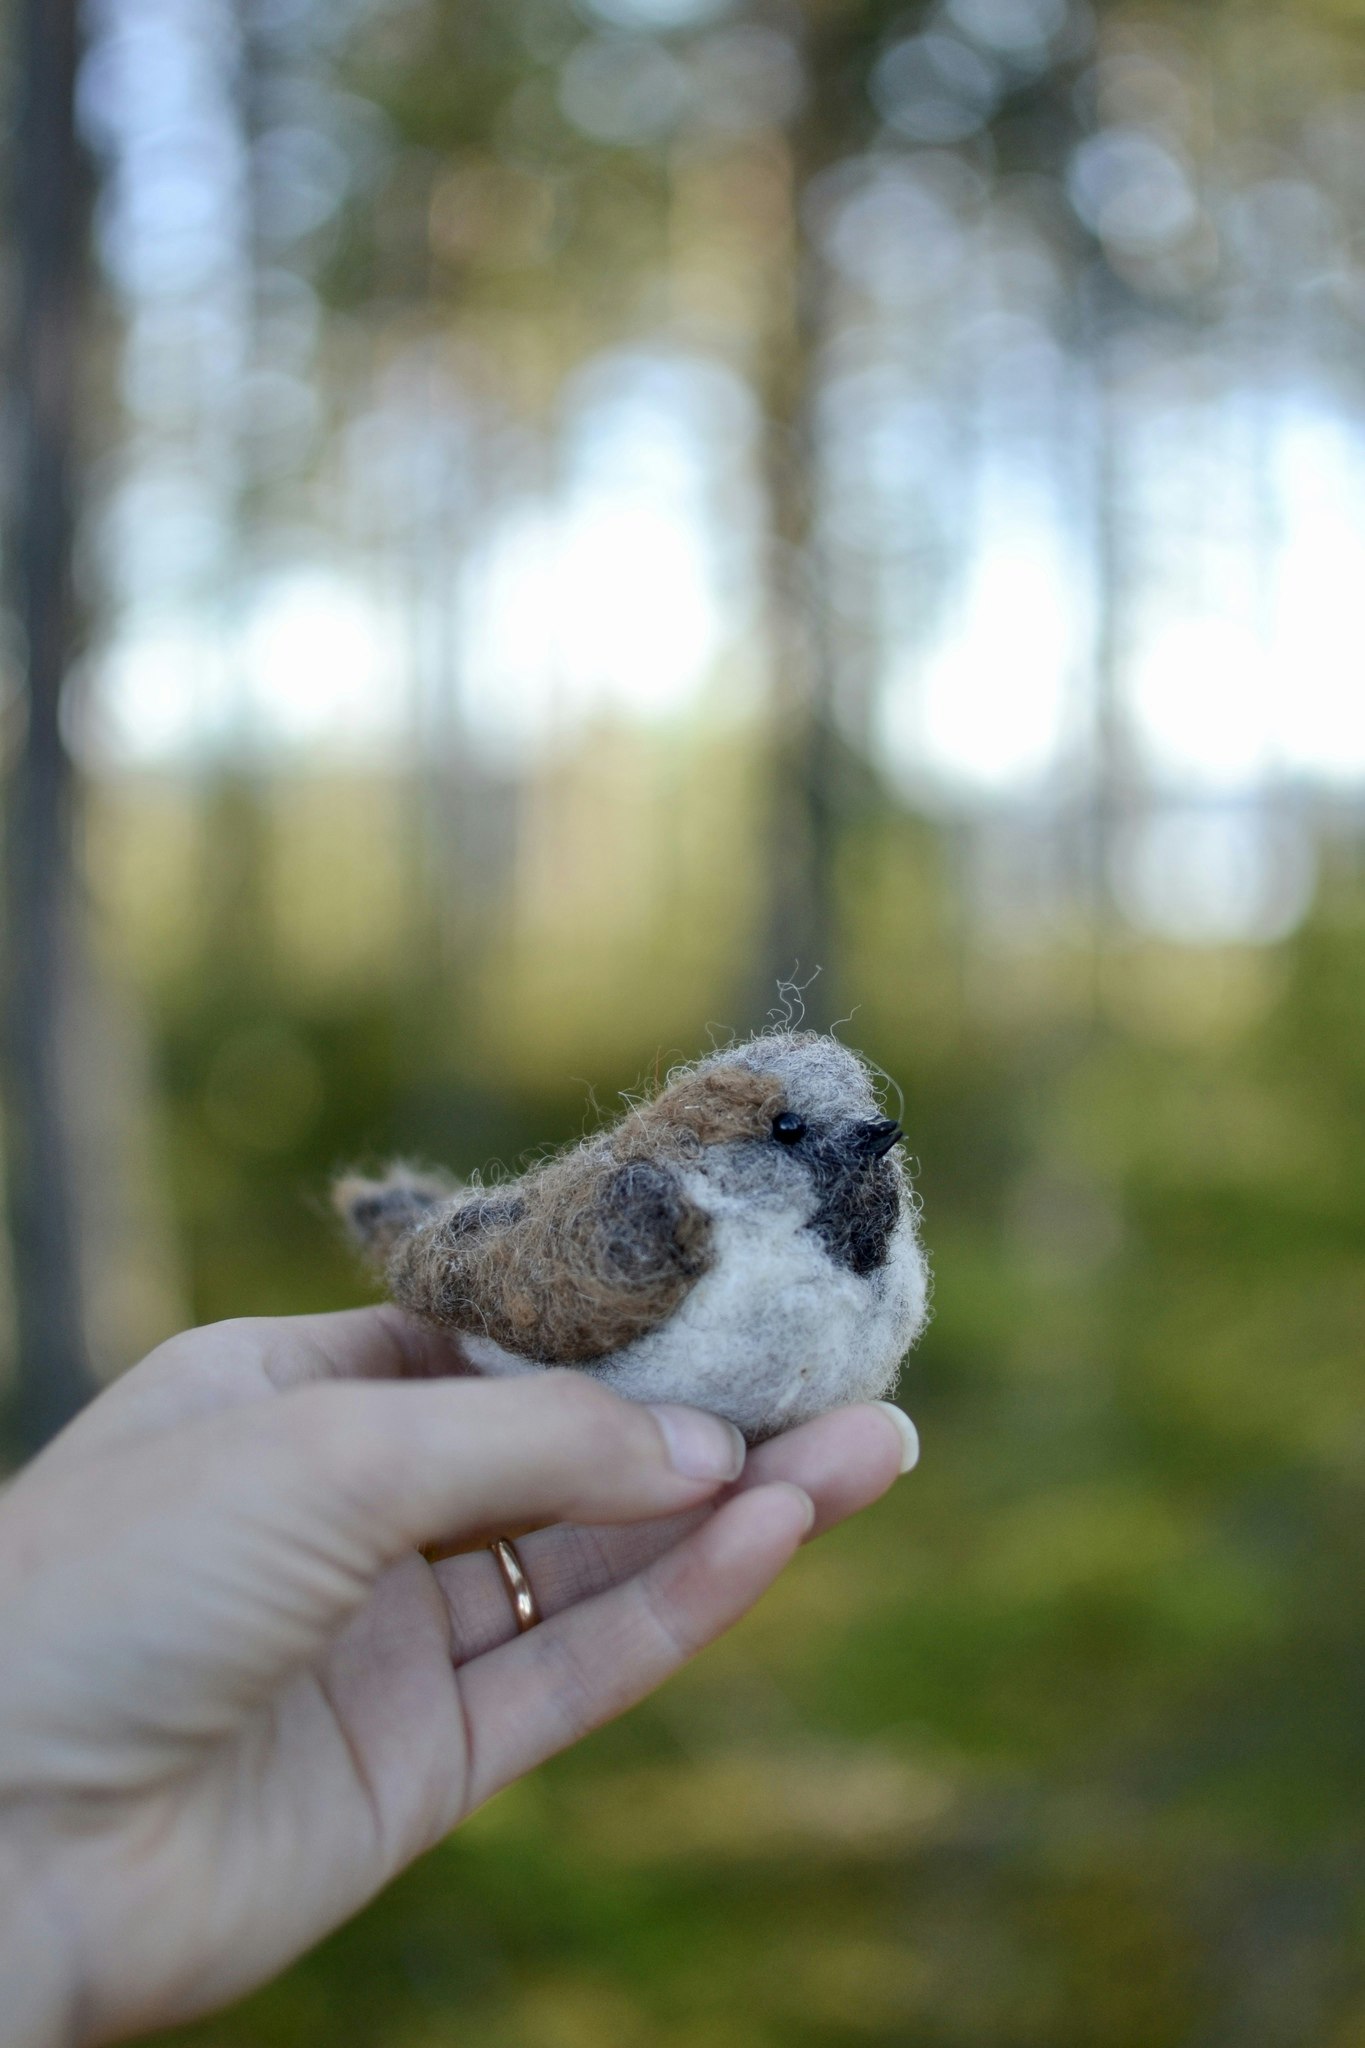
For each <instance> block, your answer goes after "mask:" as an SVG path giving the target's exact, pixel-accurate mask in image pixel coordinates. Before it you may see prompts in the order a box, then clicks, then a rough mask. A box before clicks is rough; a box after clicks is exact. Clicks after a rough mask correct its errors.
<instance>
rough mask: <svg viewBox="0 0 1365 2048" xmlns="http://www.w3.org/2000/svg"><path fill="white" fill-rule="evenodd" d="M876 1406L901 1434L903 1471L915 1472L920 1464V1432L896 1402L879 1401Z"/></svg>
mask: <svg viewBox="0 0 1365 2048" xmlns="http://www.w3.org/2000/svg"><path fill="white" fill-rule="evenodd" d="M875 1406H876V1407H878V1408H880V1409H881V1411H882V1413H883V1414H884V1415H889V1416H890V1417H891V1420H892V1421H893V1422H894V1423H895V1425H896V1427H897V1429H898V1430H899V1431H900V1433H901V1471H902V1472H913V1471H914V1469H915V1467H916V1465H918V1463H919V1431H918V1430H917V1429H916V1428H915V1425H914V1423H913V1422H912V1421H911V1420H910V1417H909V1416H908V1415H907V1414H906V1412H905V1410H904V1409H903V1408H898V1407H897V1406H896V1404H895V1402H894V1401H878V1402H876V1403H875Z"/></svg>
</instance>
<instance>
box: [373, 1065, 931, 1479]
mask: <svg viewBox="0 0 1365 2048" xmlns="http://www.w3.org/2000/svg"><path fill="white" fill-rule="evenodd" d="M902 1136H903V1133H902V1131H901V1127H900V1125H899V1124H898V1123H897V1122H895V1121H894V1120H893V1119H892V1118H890V1117H888V1116H886V1115H885V1114H884V1113H883V1111H882V1107H881V1104H880V1102H879V1100H878V1097H877V1093H876V1090H875V1087H874V1085H873V1079H872V1074H871V1071H870V1069H869V1068H868V1067H867V1065H866V1064H865V1063H864V1062H863V1060H861V1059H860V1058H859V1057H858V1055H857V1054H856V1053H853V1052H851V1051H850V1050H849V1049H848V1048H847V1047H846V1046H844V1045H842V1044H840V1043H839V1041H838V1040H836V1039H834V1038H830V1037H826V1036H824V1035H821V1034H819V1033H816V1032H809V1031H792V1030H772V1031H768V1032H764V1033H761V1034H760V1035H759V1036H758V1037H756V1038H751V1039H749V1040H747V1041H745V1042H744V1043H742V1044H736V1045H731V1046H728V1047H726V1048H724V1049H723V1050H721V1051H718V1052H716V1053H714V1054H712V1055H711V1056H710V1057H708V1058H706V1059H704V1060H701V1061H699V1062H698V1063H697V1064H696V1065H695V1066H690V1067H684V1068H680V1069H676V1070H675V1071H674V1072H673V1073H672V1074H670V1075H669V1077H668V1080H667V1083H666V1085H665V1086H664V1087H663V1088H662V1089H661V1090H660V1091H659V1092H658V1093H657V1094H656V1095H654V1096H653V1097H652V1098H650V1099H648V1100H644V1101H638V1102H632V1103H631V1105H630V1107H629V1108H628V1109H627V1111H626V1114H625V1115H624V1116H623V1117H621V1118H620V1120H619V1121H618V1122H616V1123H615V1124H613V1125H611V1126H610V1128H608V1129H606V1130H602V1131H599V1132H597V1133H596V1134H594V1135H592V1136H590V1137H588V1138H586V1139H584V1140H583V1141H582V1142H581V1143H580V1144H578V1145H575V1146H573V1147H572V1148H571V1149H569V1150H567V1151H564V1152H561V1153H559V1154H558V1155H557V1156H555V1157H553V1158H550V1159H547V1160H545V1161H543V1162H542V1163H540V1164H538V1165H536V1166H533V1167H531V1168H530V1169H529V1171H528V1172H526V1173H525V1174H523V1175H522V1176H521V1178H520V1179H517V1180H508V1181H503V1182H499V1183H497V1184H495V1185H491V1186H484V1185H481V1184H479V1183H477V1182H475V1183H473V1184H467V1185H456V1184H454V1183H452V1182H450V1181H448V1180H445V1179H442V1178H440V1177H438V1176H433V1175H429V1174H426V1173H420V1172H416V1171H413V1170H410V1169H408V1168H406V1167H403V1166H395V1167H394V1168H392V1169H391V1171H390V1172H389V1173H388V1175H387V1176H386V1177H385V1178H384V1179H383V1180H377V1181H375V1180H361V1179H355V1178H351V1179H346V1180H343V1181H341V1182H339V1183H338V1185H337V1188H336V1197H335V1198H336V1204H337V1207H338V1209H339V1210H340V1212H341V1214H342V1216H343V1217H344V1219H345V1220H346V1222H347V1224H348V1225H349V1228H350V1230H351V1233H352V1235H353V1236H354V1238H355V1239H356V1240H357V1242H358V1243H359V1244H360V1246H361V1247H362V1249H363V1250H364V1251H365V1253H366V1254H367V1255H368V1257H369V1258H370V1260H371V1262H372V1263H373V1264H374V1265H376V1266H377V1267H379V1268H380V1269H381V1270H382V1271H383V1273H384V1276H385V1278H386V1281H387V1284H388V1289H389V1292H390V1294H391V1295H392V1297H393V1299H394V1300H395V1301H396V1302H397V1303H398V1304H399V1306H400V1307H402V1308H404V1309H406V1310H407V1311H408V1312H409V1313H411V1314H412V1315H414V1316H418V1317H420V1318H422V1319H423V1320H424V1321H426V1322H428V1323H431V1324H435V1325H436V1326H437V1327H439V1328H440V1329H443V1330H448V1331H451V1332H453V1333H455V1334H456V1335H457V1337H458V1339H459V1342H460V1347H461V1350H462V1351H463V1353H464V1354H465V1356H466V1358H467V1360H468V1362H469V1364H470V1365H471V1366H472V1367H473V1369H474V1370H475V1371H477V1372H481V1373H488V1374H510V1373H522V1372H531V1371H537V1370H543V1369H545V1368H548V1367H554V1366H573V1367H576V1368H577V1369H579V1370H581V1371H584V1372H589V1373H592V1374H593V1375H594V1376H595V1377H597V1378H599V1379H601V1380H603V1381H604V1382H605V1383H606V1384H607V1385H608V1386H610V1387H614V1388H615V1389H616V1391H617V1392H618V1393H621V1394H625V1395H629V1396H631V1397H633V1398H634V1399H637V1400H641V1401H684V1402H688V1403H690V1404H691V1405H692V1406H693V1407H698V1408H707V1409H710V1410H711V1411H712V1412H713V1413H714V1414H717V1415H722V1416H725V1417H726V1418H727V1419H728V1420H729V1421H731V1422H733V1423H735V1424H737V1426H738V1427H739V1428H740V1429H741V1430H742V1431H743V1432H744V1434H745V1436H746V1437H748V1438H749V1440H750V1441H751V1442H757V1441H759V1440H760V1439H762V1438H764V1437H768V1436H772V1435H774V1434H775V1433H776V1432H777V1431H778V1430H782V1429H787V1428H790V1427H791V1426H792V1425H793V1424H794V1423H798V1422H803V1421H805V1420H806V1419H807V1418H808V1417H810V1416H812V1415H817V1414H819V1413H821V1412H822V1411H823V1410H824V1409H827V1408H833V1407H837V1406H839V1405H840V1404H841V1403H843V1402H846V1401H862V1400H876V1399H878V1398H880V1397H881V1396H882V1395H884V1394H886V1393H887V1392H888V1391H889V1390H890V1388H891V1386H892V1385H893V1384H894V1382H895V1379H896V1375H897V1372H898V1369H899V1367H900V1363H901V1360H902V1359H903V1357H904V1356H905V1353H906V1351H907V1350H908V1349H909V1347H910V1345H911V1344H912V1343H913V1342H914V1340H915V1338H916V1337H917V1336H918V1335H919V1333H920V1331H921V1329H922V1328H923V1326H924V1322H925V1319H926V1314H927V1308H928V1268H927V1264H926V1260H925V1257H924V1253H923V1250H922V1248H921V1246H920V1242H919V1232H918V1227H917V1226H918V1202H917V1200H916V1198H915V1196H914V1195H913V1193H912V1190H911V1187H910V1184H909V1181H908V1179H907V1176H906V1172H905V1169H904V1167H903V1165H902V1163H901V1159H900V1156H899V1151H898V1147H899V1145H900V1143H901V1139H902Z"/></svg>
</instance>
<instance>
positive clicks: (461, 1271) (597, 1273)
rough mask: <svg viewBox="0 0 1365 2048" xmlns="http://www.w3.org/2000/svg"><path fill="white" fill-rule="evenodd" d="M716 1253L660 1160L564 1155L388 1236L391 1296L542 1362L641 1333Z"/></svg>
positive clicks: (602, 1153) (568, 1359)
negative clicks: (512, 1183) (390, 1242)
mask: <svg viewBox="0 0 1365 2048" xmlns="http://www.w3.org/2000/svg"><path fill="white" fill-rule="evenodd" d="M709 1262H710V1224H709V1222H708V1219H707V1217H706V1215H705V1213H704V1211H703V1210H701V1209H700V1208H699V1207H698V1206H697V1204H696V1203H695V1202H693V1201H692V1200H691V1199H690V1198H689V1197H688V1196H687V1195H686V1193H685V1192H684V1190H683V1187H682V1183H681V1181H680V1179H679V1177H678V1175H677V1173H676V1172H675V1171H674V1170H673V1169H672V1168H671V1167H670V1166H668V1165H665V1164H661V1163H659V1162H657V1161H653V1160H646V1159H632V1160H626V1161H624V1162H622V1161H619V1160H617V1159H616V1158H614V1157H613V1156H612V1154H611V1153H610V1152H609V1151H607V1150H606V1149H604V1148H599V1147H596V1146H594V1147H590V1148H588V1149H587V1150H586V1151H582V1152H575V1153H570V1154H569V1155H568V1156H567V1157H566V1158H563V1159H558V1160H555V1161H554V1162H552V1163H551V1164H550V1165H549V1166H546V1167H544V1168H541V1169H540V1170H539V1171H538V1172H536V1173H533V1174H531V1175H529V1176H528V1177H527V1178H526V1179H525V1180H524V1181H521V1182H518V1183H516V1184H515V1186H513V1187H510V1188H507V1189H505V1190H503V1189H494V1190H489V1191H486V1192H485V1191H481V1190H469V1191H468V1192H467V1193H465V1194H463V1195H461V1196H458V1197H456V1198H455V1199H454V1200H453V1201H450V1202H446V1203H443V1204H442V1205H441V1207H440V1208H439V1209H437V1210H434V1211H432V1212H431V1213H430V1214H428V1215H426V1216H425V1217H424V1218H423V1219H422V1220H421V1221H420V1222H419V1224H418V1226H417V1227H416V1228H414V1229H409V1230H408V1231H406V1232H405V1233H404V1234H402V1235H400V1236H399V1237H398V1238H397V1240H396V1241H395V1242H394V1244H393V1247H392V1250H391V1252H390V1254H389V1258H388V1266H387V1270H388V1282H389V1287H390V1290H391V1292H392V1294H393V1298H394V1300H395V1301H397V1302H398V1303H399V1304H400V1305H401V1306H402V1307H403V1308H406V1309H408V1310H409V1311H410V1312H411V1313H412V1314H414V1315H418V1316H421V1317H422V1318H423V1319H424V1320H426V1321H427V1322H432V1323H436V1324H439V1325H440V1326H441V1327H442V1328H444V1329H449V1330H458V1331H461V1332H465V1333H468V1334H470V1335H476V1336H484V1337H491V1338H492V1339H493V1341H494V1342H495V1343H497V1344H501V1345H502V1346H503V1348H504V1349H505V1350H508V1351H511V1352H515V1353H517V1354H519V1355H520V1356H522V1357H526V1358H535V1359H539V1360H541V1361H542V1362H544V1363H545V1364H547V1365H591V1363H592V1361H593V1360H594V1359H596V1358H601V1357H603V1356H604V1355H605V1354H606V1353H607V1352H609V1351H615V1350H617V1349H619V1347H620V1346H621V1345H623V1344H628V1343H630V1342H631V1341H632V1339H634V1338H636V1337H641V1336H643V1335H644V1334H645V1332H646V1331H647V1330H650V1329H653V1328H654V1326H655V1325H656V1324H657V1323H660V1322H662V1321H663V1320H664V1318H665V1317H666V1316H669V1315H671V1314H672V1313H673V1310H674V1309H675V1308H676V1307H677V1306H678V1304H679V1302H681V1301H682V1299H683V1297H684V1296H685V1295H686V1294H687V1292H688V1290H689V1289H690V1288H691V1286H692V1285H693V1283H694V1281H696V1280H697V1278H698V1277H699V1276H700V1275H701V1274H702V1273H703V1272H705V1270H706V1267H707V1265H708V1264H709Z"/></svg>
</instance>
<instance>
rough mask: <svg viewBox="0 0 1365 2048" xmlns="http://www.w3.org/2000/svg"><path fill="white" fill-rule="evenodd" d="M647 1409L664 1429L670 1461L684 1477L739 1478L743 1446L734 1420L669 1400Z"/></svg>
mask: <svg viewBox="0 0 1365 2048" xmlns="http://www.w3.org/2000/svg"><path fill="white" fill-rule="evenodd" d="M650 1412H651V1414H652V1415H653V1417H654V1419H655V1421H656V1422H657V1423H658V1425H659V1428H660V1429H661V1430H662V1432H663V1439H664V1443H665V1444H666V1445H667V1447H668V1460H669V1463H670V1464H671V1465H672V1467H673V1470H674V1471H675V1472H681V1474H682V1476H683V1478H684V1479H738V1477H739V1475H740V1473H741V1472H742V1471H743V1470H744V1457H745V1451H746V1445H745V1442H744V1439H743V1437H742V1436H741V1435H740V1433H739V1431H738V1430H737V1429H736V1428H735V1425H734V1424H733V1422H722V1421H721V1419H720V1417H719V1416H718V1415H706V1414H704V1413H703V1412H702V1410H701V1409H700V1408H678V1407H675V1406H674V1405H673V1404H672V1402H668V1403H666V1404H664V1405H661V1406H659V1407H656V1408H652V1409H651V1410H650Z"/></svg>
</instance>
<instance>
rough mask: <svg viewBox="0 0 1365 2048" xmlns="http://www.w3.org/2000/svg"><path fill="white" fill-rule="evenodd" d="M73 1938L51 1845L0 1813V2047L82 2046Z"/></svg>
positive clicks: (18, 1820)
mask: <svg viewBox="0 0 1365 2048" xmlns="http://www.w3.org/2000/svg"><path fill="white" fill-rule="evenodd" d="M74 1954H75V1941H74V1935H73V1930H72V1928H71V1925H70V1923H69V1919H68V1916H67V1915H65V1914H64V1913H63V1912H62V1910H61V1905H60V1888H59V1886H58V1884H57V1883H56V1882H55V1880H54V1878H53V1874H52V1867H51V1858H50V1854H49V1852H48V1848H47V1845H45V1844H40V1843H39V1842H37V1841H36V1840H35V1836H34V1830H33V1829H32V1828H31V1826H30V1825H29V1824H28V1823H27V1822H26V1820H25V1819H24V1818H23V1817H15V1816H14V1815H13V1814H5V1813H0V1984H3V1985H4V1987H5V1993H4V1997H3V1999H0V2048H79V2044H80V2043H81V2042H82V2041H83V2040H84V2038H85V2030H84V2028H83V2025H82V2013H81V2007H82V2004H83V2000H82V1998H81V1995H80V1984H79V1978H78V1973H77V1971H76V1968H75V1963H74Z"/></svg>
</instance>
